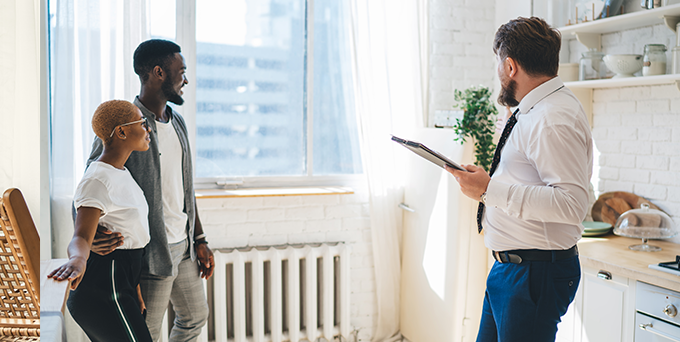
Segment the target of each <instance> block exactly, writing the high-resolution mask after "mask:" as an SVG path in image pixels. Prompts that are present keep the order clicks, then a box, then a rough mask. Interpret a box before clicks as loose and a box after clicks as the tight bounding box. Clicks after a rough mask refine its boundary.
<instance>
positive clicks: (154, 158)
mask: <svg viewBox="0 0 680 342" xmlns="http://www.w3.org/2000/svg"><path fill="white" fill-rule="evenodd" d="M133 103H134V104H135V105H136V106H137V107H139V109H140V110H141V111H142V114H143V115H144V116H145V117H146V118H147V119H148V120H147V122H148V123H149V127H150V128H151V132H150V133H149V134H150V136H151V143H150V144H149V149H148V150H147V151H143V152H139V151H135V152H132V154H131V155H130V158H128V160H127V162H126V163H125V167H126V168H127V169H128V170H129V171H130V173H131V174H132V178H134V179H135V181H136V182H137V184H139V187H140V188H142V190H143V191H144V197H146V202H147V203H148V204H149V234H150V235H151V241H150V242H149V244H148V245H147V246H146V253H145V254H144V262H143V263H142V264H143V266H142V272H144V273H149V274H153V275H158V276H166V277H167V276H174V274H172V271H173V270H172V260H171V258H170V250H169V248H168V236H167V233H166V231H165V222H164V220H163V194H162V192H161V161H160V154H159V152H158V137H157V135H156V134H157V130H156V114H154V113H153V112H152V111H150V110H148V109H147V108H146V107H144V105H143V104H142V103H141V102H140V101H139V97H136V98H135V100H134V102H133ZM166 114H167V115H168V117H170V118H171V122H172V126H173V127H174V128H175V131H176V132H177V136H178V137H179V143H180V145H181V146H182V169H183V172H182V178H183V181H184V212H185V213H186V214H187V225H186V229H187V235H188V236H189V246H190V247H189V250H190V251H191V260H196V251H195V249H194V248H193V245H194V223H195V219H196V210H195V208H196V203H195V201H196V197H195V195H194V182H193V166H192V164H191V150H190V149H189V135H188V133H187V126H186V124H185V123H184V118H182V116H181V115H179V113H177V112H175V111H173V110H172V108H170V106H167V107H166ZM103 149H104V145H103V144H102V141H101V139H99V138H95V140H94V143H93V144H92V152H91V153H90V157H89V158H88V160H87V165H88V166H89V165H90V163H92V162H93V161H95V160H97V158H99V156H100V155H101V154H102V151H103Z"/></svg>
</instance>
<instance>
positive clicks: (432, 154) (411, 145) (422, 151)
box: [392, 135, 467, 172]
mask: <svg viewBox="0 0 680 342" xmlns="http://www.w3.org/2000/svg"><path fill="white" fill-rule="evenodd" d="M392 141H394V142H396V143H398V144H399V145H402V146H404V147H406V148H407V149H409V150H411V151H413V153H415V154H417V155H419V156H421V157H423V158H425V159H426V160H428V161H430V162H431V163H434V164H435V165H437V166H439V167H441V168H442V169H446V166H447V165H448V166H450V167H452V168H454V169H458V170H460V171H465V172H467V170H465V169H464V168H463V167H462V166H460V165H458V163H456V162H454V161H453V160H451V159H449V158H447V157H446V156H445V155H443V154H441V153H439V152H437V151H435V150H433V149H431V148H429V147H427V146H425V145H423V144H421V143H419V142H417V141H412V140H406V139H402V138H399V137H395V136H394V135H393V136H392Z"/></svg>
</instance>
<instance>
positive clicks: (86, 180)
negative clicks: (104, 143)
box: [73, 161, 151, 249]
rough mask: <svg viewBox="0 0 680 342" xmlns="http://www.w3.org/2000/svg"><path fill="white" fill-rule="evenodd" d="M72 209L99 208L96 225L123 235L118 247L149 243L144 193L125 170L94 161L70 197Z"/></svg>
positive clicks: (147, 212)
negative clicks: (73, 206) (71, 197)
mask: <svg viewBox="0 0 680 342" xmlns="http://www.w3.org/2000/svg"><path fill="white" fill-rule="evenodd" d="M73 203H74V205H75V207H76V210H77V209H78V208H80V207H92V208H97V209H99V210H101V211H102V216H101V217H100V218H99V224H100V225H102V226H104V227H106V228H108V229H109V230H111V231H112V232H114V233H115V232H118V233H121V235H123V238H124V242H123V245H122V246H120V247H118V249H136V248H143V247H144V246H146V244H147V243H149V240H150V238H151V237H150V236H149V218H148V215H149V206H148V205H147V203H146V199H145V198H144V192H143V191H142V189H141V188H140V187H139V185H137V182H135V180H134V179H133V178H132V175H131V174H130V171H128V170H127V169H124V170H120V169H117V168H115V167H113V166H112V165H109V164H107V163H103V162H99V161H95V162H92V164H90V166H89V167H88V168H87V171H85V175H84V176H83V179H82V180H81V181H80V183H79V184H78V188H77V189H76V194H75V196H74V198H73Z"/></svg>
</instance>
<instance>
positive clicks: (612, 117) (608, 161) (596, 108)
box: [568, 25, 680, 243]
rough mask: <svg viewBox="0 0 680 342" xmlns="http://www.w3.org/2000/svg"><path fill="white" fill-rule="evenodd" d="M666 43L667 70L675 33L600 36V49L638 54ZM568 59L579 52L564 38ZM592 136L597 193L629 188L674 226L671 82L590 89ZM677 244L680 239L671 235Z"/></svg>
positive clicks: (675, 120) (658, 30)
mask: <svg viewBox="0 0 680 342" xmlns="http://www.w3.org/2000/svg"><path fill="white" fill-rule="evenodd" d="M646 43H661V44H666V46H667V47H668V49H669V51H668V52H667V58H668V63H667V66H668V70H667V72H668V73H670V72H671V63H670V61H671V53H670V49H671V48H672V47H673V46H674V45H675V34H673V32H672V31H670V30H669V29H668V28H666V27H665V26H664V25H655V26H649V27H643V28H638V29H634V30H628V31H623V32H617V33H611V34H605V35H602V44H603V51H604V52H605V53H636V54H642V53H643V48H644V45H645V44H646ZM568 47H569V48H570V54H569V55H570V59H571V62H578V60H579V58H580V53H581V52H583V51H585V48H584V47H583V46H581V44H580V43H578V42H577V41H575V40H570V41H568ZM593 119H594V120H593V121H594V127H593V138H594V139H595V145H596V148H597V149H598V151H599V153H600V158H599V160H596V164H598V165H599V172H598V177H599V179H600V181H599V189H596V190H598V191H599V192H608V191H629V192H633V193H635V194H637V195H640V196H642V197H645V198H647V199H648V200H650V201H651V202H652V203H654V204H656V205H658V206H659V207H660V208H661V209H663V210H664V211H665V212H667V213H668V214H669V215H671V217H672V218H673V219H674V220H675V222H676V224H680V91H678V89H677V88H676V86H675V85H655V86H643V87H624V88H611V89H596V90H595V91H594V92H593ZM671 241H673V242H676V243H680V237H676V238H673V239H671Z"/></svg>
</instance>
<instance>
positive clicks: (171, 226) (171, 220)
mask: <svg viewBox="0 0 680 342" xmlns="http://www.w3.org/2000/svg"><path fill="white" fill-rule="evenodd" d="M156 136H157V137H158V150H159V152H160V159H161V191H162V193H163V220H164V221H165V231H166V233H167V234H168V243H169V244H170V243H176V242H180V241H183V240H184V239H186V238H187V229H186V226H187V214H186V213H185V212H184V180H183V179H182V145H180V143H179V137H177V132H175V128H174V127H173V126H172V122H171V121H170V120H168V122H167V123H163V122H158V121H156Z"/></svg>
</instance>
